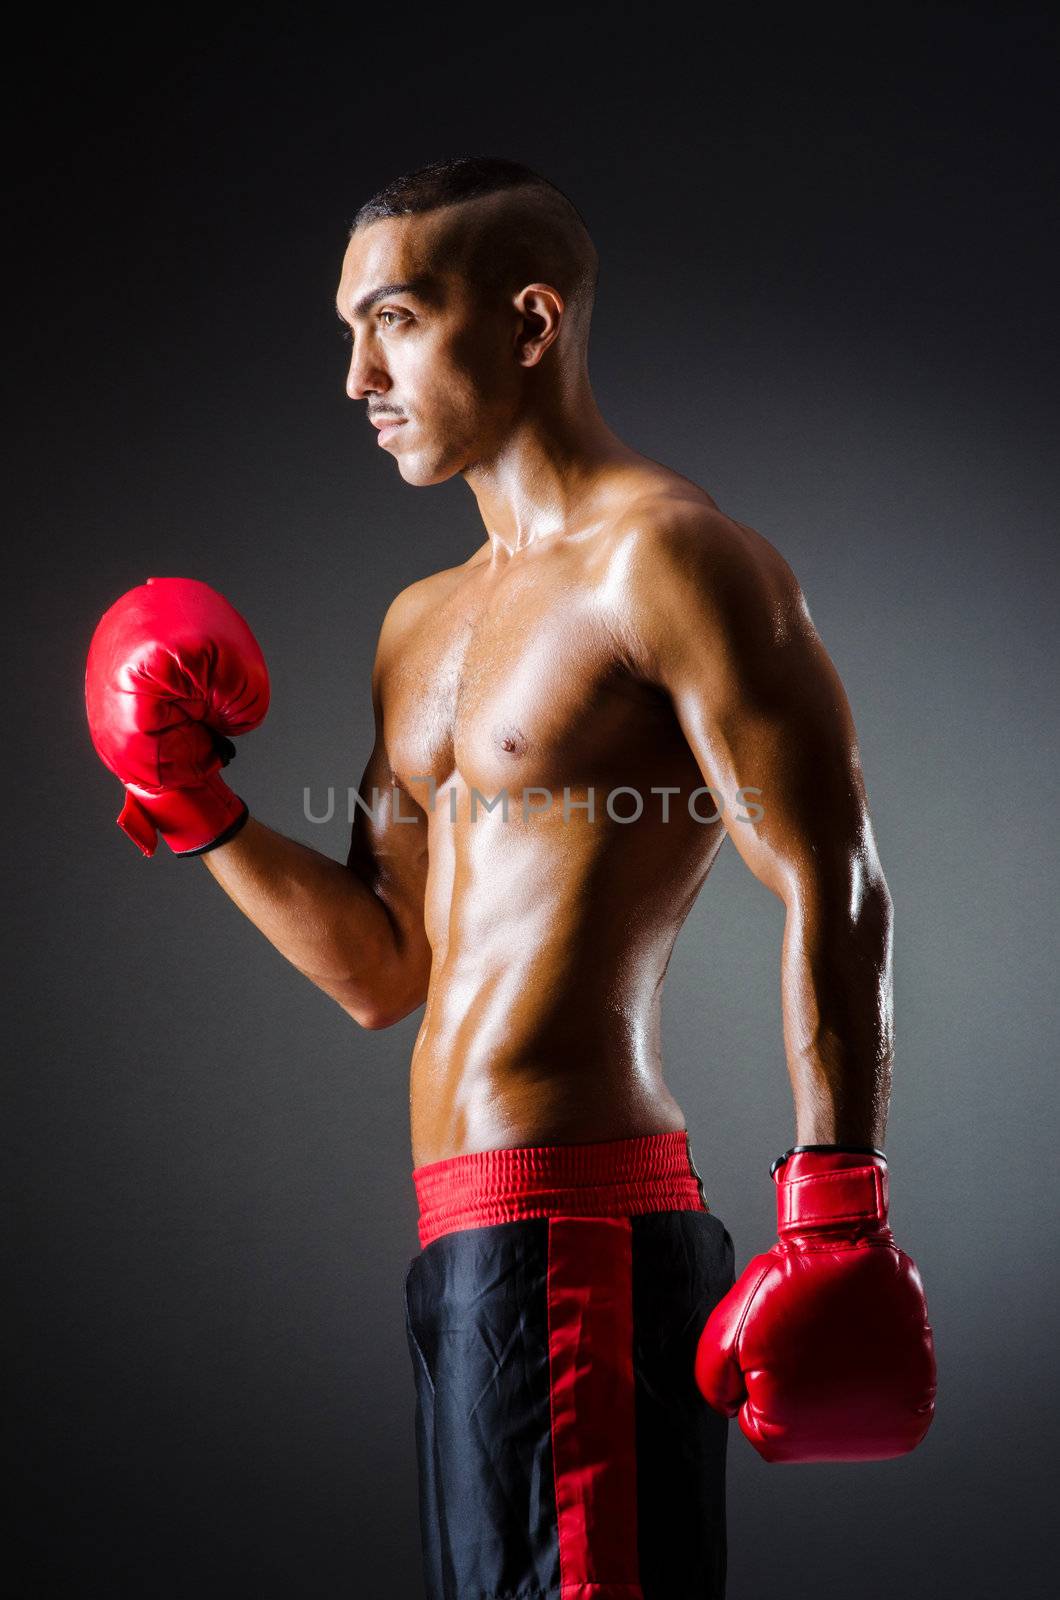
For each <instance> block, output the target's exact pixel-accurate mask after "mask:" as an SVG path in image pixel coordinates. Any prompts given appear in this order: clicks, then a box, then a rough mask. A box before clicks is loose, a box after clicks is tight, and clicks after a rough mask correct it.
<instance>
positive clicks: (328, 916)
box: [202, 596, 431, 1028]
mask: <svg viewBox="0 0 1060 1600" xmlns="http://www.w3.org/2000/svg"><path fill="white" fill-rule="evenodd" d="M401 602H402V597H401V596H399V597H398V600H397V601H395V602H394V605H393V606H391V608H390V611H389V612H388V613H387V617H386V620H385V621H384V624H383V628H382V631H381V634H380V639H379V648H378V650H377V653H376V662H375V669H374V672H373V678H372V701H373V706H374V709H375V745H374V748H373V750H372V754H371V757H370V758H369V761H368V765H367V767H366V768H365V772H364V776H363V778H362V779H361V784H360V789H359V793H360V795H361V798H362V799H363V801H364V805H365V807H366V808H368V809H367V812H366V811H365V810H362V808H361V807H358V808H357V810H356V813H355V819H354V823H353V832H352V837H351V843H350V850H349V855H348V858H347V861H346V864H345V865H343V864H342V863H341V862H338V861H333V860H332V859H331V858H330V857H328V856H324V855H321V854H320V853H319V852H318V851H316V850H312V849H310V848H309V846H307V845H304V844H300V843H298V842H297V841H296V840H294V839H288V838H286V837H285V836H284V835H283V834H280V833H276V832H275V831H274V830H273V829H272V828H268V827H266V826H265V825H264V823H261V822H258V821H257V819H256V818H254V817H251V818H250V820H249V821H248V822H247V824H246V826H245V827H244V828H243V829H242V831H241V832H240V833H238V834H237V835H236V836H235V838H234V839H232V840H230V841H229V843H228V844H224V845H221V846H219V847H218V848H217V849H215V850H211V851H209V852H208V853H207V854H206V855H204V856H203V858H202V859H203V861H204V862H205V864H206V866H207V867H208V868H209V870H210V872H211V873H212V874H213V876H214V878H216V880H217V882H218V883H219V884H220V885H221V887H222V889H224V891H225V893H226V894H227V895H229V897H230V898H231V899H232V900H233V901H234V902H235V904H236V905H237V906H238V907H239V908H240V910H241V911H243V912H244V913H245V914H246V915H247V916H248V917H249V918H250V920H251V921H252V922H253V923H254V924H255V925H256V926H257V927H258V928H259V929H260V930H261V932H262V933H263V934H264V935H265V937H266V938H267V939H268V940H269V941H270V943H271V944H273V945H275V947H276V949H277V950H279V952H280V954H281V955H283V956H286V958H287V960H288V961H290V962H291V963H292V965H293V966H295V967H296V968H297V969H298V971H299V972H301V973H303V974H304V976H305V977H307V978H308V979H309V980H310V982H312V983H315V984H316V986H317V987H318V988H319V989H323V991H324V992H325V994H328V995H330V996H331V997H332V999H334V1000H336V1001H337V1002H338V1004H339V1005H340V1006H342V1008H343V1010H344V1011H347V1012H348V1013H349V1015H350V1016H351V1017H353V1019H354V1020H355V1021H356V1022H358V1023H360V1025H361V1026H362V1027H364V1028H385V1027H389V1026H390V1025H391V1024H392V1023H395V1022H399V1021H400V1020H401V1018H402V1017H405V1016H407V1015H408V1014H409V1012H410V1011H414V1010H415V1009H416V1007H417V1006H419V1005H422V1004H423V1001H424V1000H425V998H426V995H427V983H428V979H429V977H430V968H431V951H430V946H429V944H428V942H427V936H426V932H425V929H424V922H423V904H424V889H425V885H426V878H427V818H426V815H425V813H424V812H423V811H422V809H421V808H420V807H419V806H418V805H417V804H416V802H415V801H414V800H412V799H411V797H410V796H408V795H407V794H406V793H405V791H401V797H400V817H401V819H402V820H400V821H399V820H398V812H397V809H396V794H395V791H394V789H393V787H392V785H393V779H392V775H391V770H390V763H389V761H388V759H387V754H386V747H385V741H384V732H383V718H382V708H381V681H382V676H383V673H384V671H385V667H386V661H387V658H388V655H389V654H390V652H391V651H392V650H393V648H394V644H395V638H396V635H397V634H398V633H399V631H400V628H401V625H402V613H403V606H402V603H401ZM373 790H374V791H375V794H373ZM376 802H378V803H376ZM411 818H415V821H414V822H413V821H410V819H411Z"/></svg>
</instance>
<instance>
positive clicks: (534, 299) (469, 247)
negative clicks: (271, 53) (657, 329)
mask: <svg viewBox="0 0 1060 1600" xmlns="http://www.w3.org/2000/svg"><path fill="white" fill-rule="evenodd" d="M597 267H598V263H597V255H596V250H595V249H594V247H593V243H592V240H591V239H590V238H589V234H588V232H587V230H586V227H585V224H584V223H583V221H582V219H581V217H580V216H579V215H578V213H577V211H576V210H575V209H574V206H573V205H572V204H571V202H570V201H569V200H568V199H567V197H566V195H564V194H562V193H561V191H560V190H559V189H557V188H555V187H554V185H552V184H550V183H549V182H548V181H547V180H546V179H544V178H542V177H540V176H539V175H538V174H537V173H535V172H532V171H531V170H530V169H529V168H528V167H524V166H521V165H520V164H519V163H518V162H514V161H502V160H498V159H494V158H490V157H478V156H475V157H463V158H460V159H458V160H453V161H439V162H434V163H432V164H431V165H430V166H427V167H423V168H421V169H420V170H419V171H416V172H412V173H409V174H407V175H406V176H404V177H401V178H396V179H395V180H394V181H393V182H392V183H389V184H387V185H386V187H385V188H384V189H381V190H380V191H379V193H378V194H377V195H374V196H373V197H372V199H371V200H369V201H368V202H367V203H366V204H365V205H363V206H362V207H361V209H360V210H359V211H358V213H357V215H356V217H355V218H354V221H353V227H352V229H351V231H350V239H349V244H348V246H347V250H346V256H345V260H344V261H343V267H342V278H341V282H340V285H339V292H338V298H337V307H338V312H339V315H340V317H341V318H342V319H343V320H344V321H345V322H346V323H348V324H349V327H350V330H351V336H352V339H353V357H352V360H351V363H350V373H349V379H348V383H347V390H348V393H349V394H350V396H351V398H353V399H365V400H367V403H368V415H369V417H370V418H371V419H372V420H373V421H376V422H378V423H385V422H386V420H387V419H388V418H389V419H396V418H402V419H404V420H403V421H402V423H401V425H400V426H397V427H395V428H394V429H393V431H392V432H391V433H389V434H387V435H386V436H385V440H386V443H387V446H388V448H389V447H391V445H392V448H393V451H394V454H395V457H396V458H397V460H398V464H399V467H400V470H401V473H402V476H403V477H404V478H405V479H406V481H408V482H410V483H416V484H427V483H440V482H442V481H443V480H444V479H446V478H450V477H452V476H453V475H454V473H457V472H464V471H467V470H468V469H469V468H473V467H474V466H475V465H476V464H477V463H479V462H481V461H483V460H488V459H490V458H491V457H492V456H494V455H495V454H496V453H497V451H498V450H499V449H500V448H501V447H502V446H503V443H504V441H505V439H506V438H507V437H508V436H509V435H510V434H511V432H512V429H513V428H514V427H515V426H516V425H517V423H518V421H519V418H520V416H521V415H522V414H523V413H524V411H525V408H526V406H527V405H528V404H531V403H533V400H534V398H535V397H536V399H537V400H538V401H539V402H540V401H541V400H546V401H548V402H551V401H553V400H556V399H560V398H561V397H562V396H563V395H564V394H571V393H573V392H574V390H575V388H576V387H577V386H578V385H579V384H581V383H582V382H584V381H587V380H586V352H587V348H588V341H589V324H590V319H591V316H592V307H593V296H594V293H595V289H596V276H597ZM383 290H385V291H388V292H386V293H383V294H379V291H383ZM546 357H547V359H546Z"/></svg>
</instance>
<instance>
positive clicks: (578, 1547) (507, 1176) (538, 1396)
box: [405, 1132, 733, 1600]
mask: <svg viewBox="0 0 1060 1600" xmlns="http://www.w3.org/2000/svg"><path fill="white" fill-rule="evenodd" d="M413 1178H414V1181H415V1185H416V1193H417V1199H418V1201H419V1208H420V1224H419V1233H420V1243H421V1245H422V1247H423V1248H422V1250H421V1251H420V1253H419V1255H417V1256H416V1257H415V1258H414V1260H413V1261H412V1264H411V1266H410V1267H409V1270H408V1275H407V1277H406V1280H405V1313H406V1330H407V1333H408V1342H409V1350H410V1353H411V1356H412V1364H413V1369H414V1372H415V1377H416V1395H417V1401H416V1449H417V1457H418V1462H419V1490H420V1529H421V1536H422V1541H423V1560H424V1576H425V1582H426V1593H427V1596H428V1600H716V1597H720V1596H722V1595H723V1594H724V1589H725V1481H724V1475H725V1446H726V1437H727V1428H728V1423H727V1421H726V1419H725V1418H724V1417H722V1416H720V1415H718V1413H717V1412H715V1411H713V1410H711V1408H710V1407H709V1406H708V1405H707V1403H706V1402H705V1401H704V1400H703V1398H702V1396H701V1395H700V1393H699V1391H698V1389H697V1388H696V1385H695V1380H694V1376H693V1363H694V1357H695V1350H696V1343H697V1340H698V1337H699V1334H700V1331H701V1329H702V1327H703V1324H704V1323H705V1322H706V1320H707V1317H708V1315H709V1314H710V1312H711V1310H712V1309H713V1307H714V1306H715V1305H716V1304H717V1302H718V1300H720V1299H721V1297H722V1295H723V1294H725V1293H726V1291H727V1290H728V1289H729V1288H730V1286H731V1284H732V1282H733V1251H732V1241H731V1240H730V1238H729V1235H728V1233H727V1232H726V1230H725V1228H724V1227H723V1225H722V1224H721V1222H719V1220H718V1219H717V1218H716V1217H715V1216H713V1215H712V1214H711V1213H710V1212H709V1211H708V1210H707V1207H706V1204H705V1202H704V1199H703V1190H702V1185H701V1183H700V1181H699V1176H698V1174H697V1173H696V1170H695V1167H694V1165H693V1163H692V1159H691V1155H690V1152H689V1148H688V1139H687V1135H686V1134H685V1133H683V1132H680V1133H664V1134H656V1135H653V1136H650V1137H648V1138H642V1139H622V1140H617V1141H614V1142H611V1143H606V1144H581V1145H554V1146H544V1147H537V1148H525V1149H515V1150H490V1151H484V1152H481V1153H477V1154H473V1155H464V1156H456V1157H454V1158H453V1159H451V1160H448V1161H438V1162H435V1163H433V1164H432V1165H430V1166H425V1167H419V1168H417V1169H416V1171H415V1172H414V1174H413Z"/></svg>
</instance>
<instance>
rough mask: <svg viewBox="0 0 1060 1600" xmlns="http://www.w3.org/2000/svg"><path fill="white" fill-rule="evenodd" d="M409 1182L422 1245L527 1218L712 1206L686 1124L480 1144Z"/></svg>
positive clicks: (618, 1214)
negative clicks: (585, 1138)
mask: <svg viewBox="0 0 1060 1600" xmlns="http://www.w3.org/2000/svg"><path fill="white" fill-rule="evenodd" d="M412 1181H413V1182H414V1184H415V1185H416V1198H417V1200H418V1201H419V1208H420V1224H419V1233H420V1244H421V1245H423V1246H424V1247H426V1246H427V1245H429V1244H430V1243H431V1241H432V1240H434V1239H438V1238H440V1237H441V1235H442V1234H443V1233H454V1232H455V1231H456V1230H457V1229H458V1228H485V1227H488V1226H489V1225H490V1224H492V1223H495V1222H519V1221H522V1220H524V1219H525V1218H527V1217H557V1216H563V1217H629V1216H636V1215H639V1214H642V1213H643V1212H646V1211H705V1210H706V1209H707V1207H706V1205H705V1203H704V1200H703V1191H702V1188H701V1186H700V1182H699V1176H698V1174H697V1172H696V1170H695V1167H694V1166H693V1165H692V1157H691V1152H690V1151H689V1148H688V1135H687V1133H685V1131H684V1130H683V1129H680V1130H679V1131H678V1132H676V1133H654V1134H649V1135H648V1136H647V1137H646V1138H643V1139H615V1140H611V1141H609V1142H608V1143H606V1144H554V1145H536V1146H535V1145H529V1146H525V1147H522V1148H519V1149H515V1150H479V1151H475V1152H474V1153H472V1154H471V1155H464V1156H452V1157H450V1158H449V1160H448V1161H434V1162H432V1163H431V1164H430V1166H426V1167H417V1168H416V1169H415V1171H414V1172H413V1174H412Z"/></svg>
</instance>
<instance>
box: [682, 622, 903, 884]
mask: <svg viewBox="0 0 1060 1600" xmlns="http://www.w3.org/2000/svg"><path fill="white" fill-rule="evenodd" d="M670 693H671V697H672V700H673V705H674V709H675V712H676V714H677V718H678V721H679V723H680V725H681V728H682V730H683V732H684V734H685V737H686V739H687V740H688V743H689V746H690V748H691V750H692V752H693V754H694V755H695V757H696V761H697V764H698V766H699V768H700V771H701V772H702V773H703V778H704V782H705V783H707V784H709V785H710V787H711V788H712V789H714V790H715V792H716V793H717V794H718V796H719V799H720V800H721V801H722V802H723V807H724V809H723V817H724V819H725V823H726V827H727V830H728V832H729V834H730V836H731V838H732V840H733V843H734V844H735V845H736V848H737V850H738V851H739V853H740V855H741V857H742V858H743V860H744V861H745V862H746V864H747V865H748V867H750V869H751V871H752V872H754V874H755V876H756V877H757V878H759V879H760V881H761V882H762V883H764V884H765V885H766V887H767V888H769V889H771V890H772V891H773V892H774V893H775V894H776V895H778V896H779V897H780V898H782V899H784V900H788V899H790V898H791V897H792V896H793V895H794V896H799V895H801V894H805V893H809V892H815V893H821V892H822V891H824V892H827V891H828V890H829V889H830V888H831V887H832V886H833V885H835V886H837V887H839V888H840V889H841V890H842V892H845V886H846V885H847V884H848V883H849V881H850V877H851V873H852V872H854V871H859V872H861V873H863V874H864V873H865V872H866V871H868V872H870V873H873V874H874V873H877V872H878V868H879V864H878V861H877V860H876V853H875V845H874V843H873V840H872V833H871V826H870V824H869V821H868V812H867V805H866V797H865V787H864V781H863V777H862V773H861V765H860V760H859V756H858V749H857V740H856V736H855V732H854V725H853V719H852V717H851V714H850V707H849V705H848V703H847V698H846V694H845V692H844V690H843V686H842V683H841V682H840V679H839V675H838V673H837V672H836V670H835V667H834V666H833V664H832V662H831V661H830V660H829V658H828V655H827V652H826V651H825V649H824V646H823V645H822V644H821V642H820V640H819V639H818V638H817V637H816V635H803V636H801V637H799V638H797V639H793V640H789V641H788V642H787V643H785V644H783V645H777V644H773V645H769V646H767V647H766V651H765V657H764V658H763V657H761V656H759V657H757V658H753V657H751V656H749V654H748V653H747V652H746V651H745V650H741V649H739V648H737V649H735V650H732V651H730V652H729V653H728V658H727V659H719V653H718V652H717V651H715V652H714V660H713V662H712V663H711V665H710V667H709V668H708V667H706V666H704V667H702V668H699V669H697V664H696V660H695V652H694V651H690V652H689V656H688V659H687V660H686V661H685V662H684V663H683V664H682V666H681V668H680V669H679V670H678V671H677V672H676V673H675V675H674V678H673V681H672V683H671V685H670ZM747 817H750V818H751V820H743V819H745V818H747Z"/></svg>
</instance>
